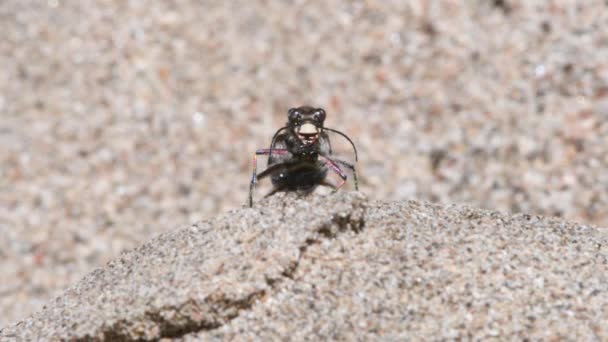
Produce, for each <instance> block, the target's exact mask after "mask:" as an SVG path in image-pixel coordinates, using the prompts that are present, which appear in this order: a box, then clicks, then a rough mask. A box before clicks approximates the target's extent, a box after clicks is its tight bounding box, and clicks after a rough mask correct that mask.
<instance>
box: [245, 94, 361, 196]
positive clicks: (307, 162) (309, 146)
mask: <svg viewBox="0 0 608 342" xmlns="http://www.w3.org/2000/svg"><path fill="white" fill-rule="evenodd" d="M325 117H326V112H325V110H324V109H323V108H314V107H311V106H300V107H296V108H291V109H289V110H288V111H287V123H286V124H285V126H283V127H281V128H279V129H278V130H277V131H276V133H275V134H274V136H273V137H272V140H271V142H270V148H264V149H259V150H257V151H256V152H255V154H254V155H253V174H252V176H251V182H250V185H249V207H252V206H253V193H254V190H255V186H256V184H257V183H258V181H259V180H261V179H263V178H266V177H270V179H271V181H272V185H273V189H272V191H271V192H270V193H269V194H268V195H266V196H270V195H272V194H274V193H276V192H278V191H301V192H305V193H308V192H311V191H313V190H314V189H315V188H316V187H317V186H319V185H324V186H328V187H331V188H333V190H334V192H336V191H338V190H339V189H340V188H341V187H342V186H343V185H344V184H345V183H346V179H347V175H346V173H344V171H343V170H342V168H341V167H340V166H342V167H345V168H348V169H350V170H351V171H352V172H353V178H354V182H355V189H356V190H359V182H358V179H357V171H356V169H355V165H354V164H352V163H349V162H347V161H344V160H340V159H337V158H334V157H333V155H332V148H331V143H330V141H329V135H328V133H327V132H335V133H337V134H339V135H341V136H342V137H344V138H345V139H346V140H348V142H349V143H350V144H351V145H352V147H353V151H354V153H355V162H357V161H358V159H359V158H358V155H357V148H356V147H355V144H354V143H353V141H352V140H351V139H350V138H349V137H348V136H347V135H346V134H344V133H342V132H340V131H338V130H335V129H332V128H328V127H325V126H324V122H325ZM260 155H266V156H268V165H267V168H266V170H264V171H262V172H261V173H260V174H258V173H257V157H258V156H260ZM329 170H331V171H333V172H334V173H336V174H337V175H338V176H339V177H340V179H341V180H340V183H339V184H338V185H333V184H331V183H329V182H327V181H326V177H327V174H328V172H329Z"/></svg>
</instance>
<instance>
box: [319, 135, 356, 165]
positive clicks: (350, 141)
mask: <svg viewBox="0 0 608 342" xmlns="http://www.w3.org/2000/svg"><path fill="white" fill-rule="evenodd" d="M323 129H326V130H328V131H332V132H334V133H338V134H340V135H341V136H343V137H344V138H345V139H346V140H348V142H349V143H350V144H351V145H352V146H353V150H354V151H355V161H358V160H359V157H358V156H357V148H356V147H355V143H354V142H353V141H352V140H350V138H349V137H348V136H347V135H346V134H344V133H342V132H340V131H338V130H337V129H332V128H327V127H323Z"/></svg>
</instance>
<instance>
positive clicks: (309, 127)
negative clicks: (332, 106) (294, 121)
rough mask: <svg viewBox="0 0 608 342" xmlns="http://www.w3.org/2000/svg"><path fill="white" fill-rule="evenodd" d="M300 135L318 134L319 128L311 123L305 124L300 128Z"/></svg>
mask: <svg viewBox="0 0 608 342" xmlns="http://www.w3.org/2000/svg"><path fill="white" fill-rule="evenodd" d="M298 133H299V134H317V133H318V132H317V126H315V125H313V124H310V123H305V124H303V125H302V126H300V129H299V130H298Z"/></svg>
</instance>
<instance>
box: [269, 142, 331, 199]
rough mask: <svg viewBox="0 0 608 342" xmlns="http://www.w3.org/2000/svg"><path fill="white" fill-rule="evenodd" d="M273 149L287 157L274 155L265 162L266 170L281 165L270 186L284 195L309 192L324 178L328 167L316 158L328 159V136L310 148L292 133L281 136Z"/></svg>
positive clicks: (272, 177)
mask: <svg viewBox="0 0 608 342" xmlns="http://www.w3.org/2000/svg"><path fill="white" fill-rule="evenodd" d="M274 148H277V149H286V150H288V151H289V154H287V155H273V156H271V157H270V158H269V159H268V167H271V166H273V165H277V164H281V163H282V164H283V166H281V167H280V168H278V169H277V171H275V172H273V173H272V175H271V177H270V178H271V180H272V185H273V186H274V187H275V188H281V189H284V190H286V191H298V190H303V191H310V190H313V189H314V188H315V187H316V186H317V185H319V184H321V183H322V182H323V180H324V179H325V177H327V171H328V169H327V166H326V165H325V162H323V161H322V160H319V155H329V152H330V148H329V138H328V137H327V133H323V134H321V135H320V137H319V139H318V140H317V141H316V142H314V143H313V144H310V145H304V144H302V143H301V142H300V140H299V139H298V137H297V135H296V134H294V133H293V132H289V131H288V132H286V133H283V134H280V135H279V136H277V138H276V144H275V145H274Z"/></svg>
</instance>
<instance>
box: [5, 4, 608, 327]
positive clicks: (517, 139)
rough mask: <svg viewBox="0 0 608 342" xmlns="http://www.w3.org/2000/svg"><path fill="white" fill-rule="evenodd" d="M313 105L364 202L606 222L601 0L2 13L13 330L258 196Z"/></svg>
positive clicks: (607, 88)
mask: <svg viewBox="0 0 608 342" xmlns="http://www.w3.org/2000/svg"><path fill="white" fill-rule="evenodd" d="M301 104H312V105H315V106H321V107H324V108H325V109H326V110H327V112H328V119H327V121H326V124H327V125H328V126H330V127H333V128H337V129H340V130H342V131H344V132H345V133H347V134H349V135H350V136H351V137H352V138H353V140H355V142H356V144H357V146H358V148H359V153H360V163H359V168H360V174H361V186H362V190H363V192H365V193H367V195H368V196H369V197H370V198H375V199H383V200H400V199H407V198H417V199H423V200H431V201H436V202H441V203H452V202H455V203H468V204H472V205H474V206H478V207H484V208H491V209H497V210H502V211H514V212H522V211H523V212H529V213H535V214H543V215H555V216H562V217H566V218H568V219H573V220H578V221H584V222H590V223H594V224H598V225H603V226H607V225H608V172H607V171H606V170H607V166H608V5H607V4H606V2H605V1H599V0H588V1H576V0H556V1H540V0H538V1H528V0H503V1H500V0H494V1H491V0H476V1H475V0H471V1H422V0H418V1H398V0H394V1H380V0H377V1H371V0H370V1H337V0H332V1H298V0H293V1H261V0H260V1H194V0H174V1H154V2H152V1H135V0H133V1H123V0H99V1H90V0H84V1H77V0H48V1H30V0H4V1H1V2H0V163H1V164H0V166H1V168H0V327H2V326H4V325H6V324H9V323H11V322H13V321H15V320H18V319H20V318H23V317H24V316H26V315H28V314H30V313H31V312H32V311H34V310H37V309H40V308H41V307H42V305H43V304H44V303H45V302H46V301H48V300H51V299H52V298H53V297H54V296H55V295H56V294H58V293H59V292H60V291H61V290H62V289H63V288H65V287H66V286H69V285H71V284H73V283H74V282H75V281H76V280H78V279H79V278H80V277H82V276H83V275H84V274H85V273H87V272H89V271H91V270H93V269H94V268H95V267H97V266H99V265H102V264H103V263H105V262H106V261H108V260H109V259H110V258H112V257H115V256H117V255H119V254H120V253H121V252H122V251H124V250H126V249H129V248H132V247H134V246H137V245H138V244H140V243H141V242H143V241H145V240H148V239H149V238H150V237H151V236H153V235H155V234H158V233H160V232H163V231H166V230H169V229H172V228H175V227H178V226H183V225H186V224H189V223H191V222H193V221H196V220H199V219H205V218H210V217H212V216H214V215H216V214H217V213H218V212H222V211H226V210H228V209H231V208H235V207H238V206H241V205H243V204H244V203H245V199H246V197H247V189H248V183H249V176H250V164H251V155H252V152H253V151H254V150H255V149H256V148H260V147H265V146H266V145H267V144H268V143H269V140H270V137H271V136H272V134H273V133H274V131H275V130H276V129H277V128H278V127H280V126H281V125H282V124H283V123H284V121H285V111H286V110H287V109H288V108H289V107H291V106H297V105H301ZM261 164H262V165H264V164H265V163H264V162H262V163H261ZM261 195H262V194H261V193H258V197H259V196H261Z"/></svg>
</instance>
